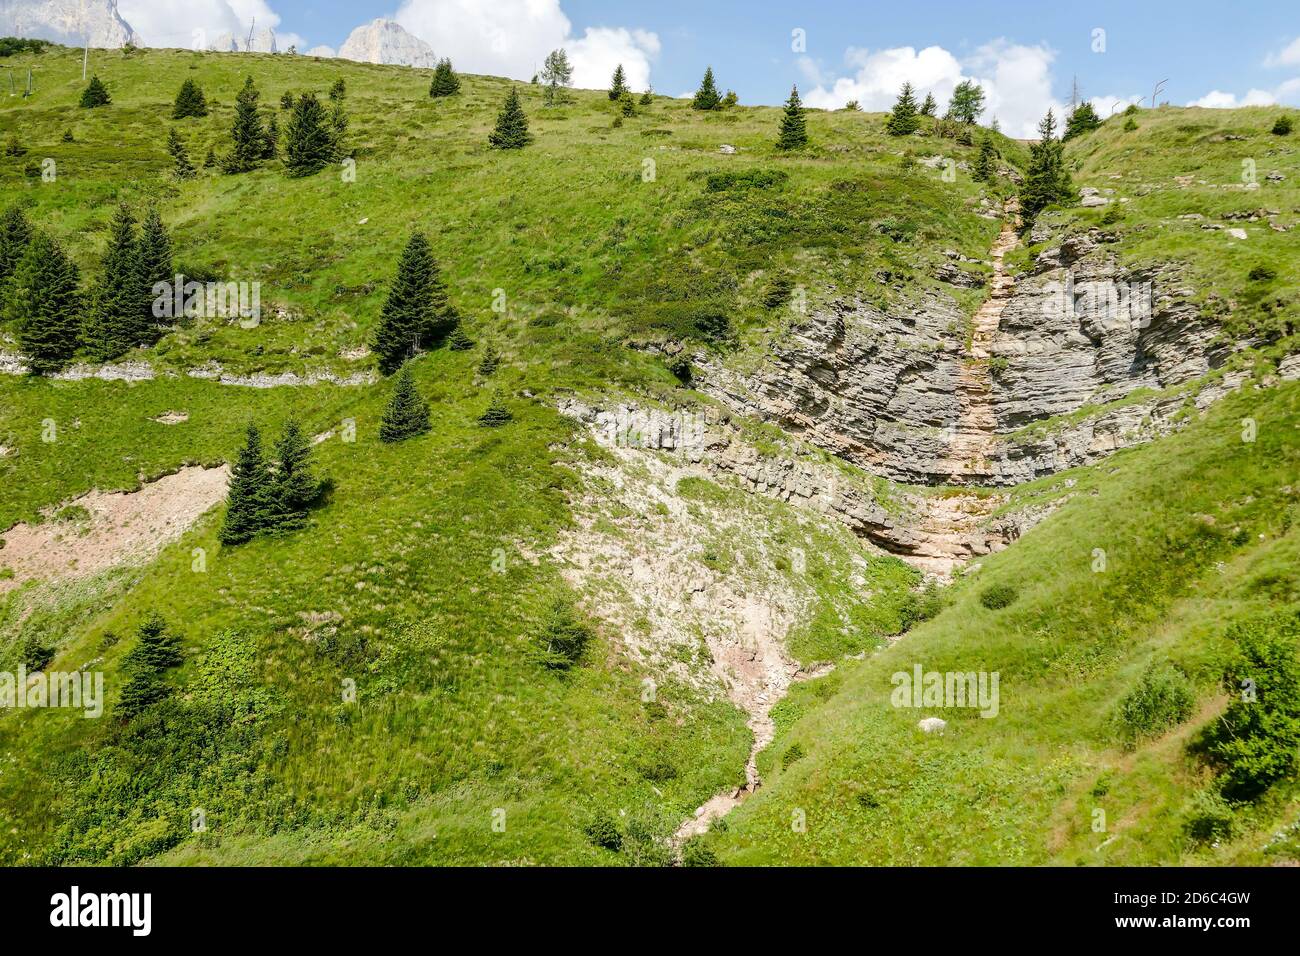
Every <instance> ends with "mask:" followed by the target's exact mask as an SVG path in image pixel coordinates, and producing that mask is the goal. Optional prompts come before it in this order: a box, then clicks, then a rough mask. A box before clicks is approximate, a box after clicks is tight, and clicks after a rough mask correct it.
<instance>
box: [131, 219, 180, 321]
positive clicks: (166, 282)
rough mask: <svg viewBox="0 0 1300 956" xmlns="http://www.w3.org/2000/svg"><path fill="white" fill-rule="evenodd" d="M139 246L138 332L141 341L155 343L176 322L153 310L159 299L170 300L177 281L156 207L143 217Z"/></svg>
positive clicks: (163, 313) (169, 245)
mask: <svg viewBox="0 0 1300 956" xmlns="http://www.w3.org/2000/svg"><path fill="white" fill-rule="evenodd" d="M139 246H140V252H139V260H138V262H139V268H140V286H141V290H140V311H141V328H142V329H143V332H144V337H145V338H144V340H145V341H146V342H149V343H154V342H157V341H158V339H159V337H161V335H162V332H163V329H165V328H167V327H168V326H170V325H171V324H172V322H173V321H174V320H175V319H176V318H179V317H178V316H174V315H168V314H167V313H166V312H165V311H164V310H162V309H155V308H154V303H155V302H156V301H157V300H158V298H159V297H160V296H166V297H167V299H168V300H170V299H172V297H173V288H172V287H173V284H174V283H175V281H176V277H175V276H174V275H173V270H172V240H171V236H169V235H168V234H167V227H166V226H164V225H163V221H162V216H160V215H158V208H157V207H156V206H150V207H149V211H148V212H147V213H146V214H145V217H144V222H143V223H142V224H141V226H140V244H139ZM159 312H162V314H161V315H160V314H158V313H159Z"/></svg>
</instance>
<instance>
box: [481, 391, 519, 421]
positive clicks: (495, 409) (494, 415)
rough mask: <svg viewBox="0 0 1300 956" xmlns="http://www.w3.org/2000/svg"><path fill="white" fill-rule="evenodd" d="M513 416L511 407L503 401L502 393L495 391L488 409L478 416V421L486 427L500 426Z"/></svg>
mask: <svg viewBox="0 0 1300 956" xmlns="http://www.w3.org/2000/svg"><path fill="white" fill-rule="evenodd" d="M512 418H514V416H513V415H511V414H510V409H509V407H507V406H506V403H505V402H504V401H502V399H501V393H500V392H493V393H492V398H491V400H490V401H489V402H488V407H487V409H486V410H484V412H483V414H482V415H480V416H479V417H478V423H479V424H480V425H482V426H483V427H484V428H499V427H501V426H502V425H504V424H506V423H507V422H509V421H510V420H511V419H512Z"/></svg>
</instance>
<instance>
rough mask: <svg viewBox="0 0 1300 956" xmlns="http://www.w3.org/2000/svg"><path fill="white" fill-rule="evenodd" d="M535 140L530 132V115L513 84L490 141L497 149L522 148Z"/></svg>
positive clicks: (489, 138)
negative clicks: (525, 112)
mask: <svg viewBox="0 0 1300 956" xmlns="http://www.w3.org/2000/svg"><path fill="white" fill-rule="evenodd" d="M532 141H533V137H532V135H531V134H529V132H528V117H527V116H525V115H524V108H523V106H522V105H521V104H520V102H519V92H518V91H517V90H516V89H515V88H514V87H513V86H512V87H510V92H509V93H508V94H507V95H506V101H505V105H504V106H502V108H501V112H500V113H498V114H497V125H496V129H494V130H493V131H492V134H491V135H490V136H488V142H489V143H491V144H492V146H493V147H494V148H496V149H522V148H523V147H525V146H527V145H528V144H529V143H531V142H532Z"/></svg>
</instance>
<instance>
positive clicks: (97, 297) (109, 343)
mask: <svg viewBox="0 0 1300 956" xmlns="http://www.w3.org/2000/svg"><path fill="white" fill-rule="evenodd" d="M143 296H144V289H143V280H142V277H141V274H140V247H139V240H138V239H137V237H136V228H135V216H133V215H132V214H131V210H130V209H129V208H128V207H127V206H126V204H125V203H123V204H122V205H119V206H118V209H117V214H116V215H115V216H114V217H113V224H112V226H111V227H110V232H109V239H108V249H107V250H106V251H105V253H104V259H103V265H102V268H101V271H100V275H99V281H98V283H97V284H96V285H95V288H94V291H93V292H92V293H91V303H90V316H89V319H90V321H89V326H88V328H87V329H86V346H87V348H88V350H89V352H90V354H91V355H93V356H94V357H95V358H97V359H100V360H101V361H108V360H110V359H115V358H117V357H118V356H119V355H122V354H123V353H125V352H128V351H130V350H131V349H133V348H135V347H136V346H137V345H139V344H141V342H143V341H146V340H148V338H149V335H148V330H147V329H146V328H145V321H144V316H143V315H141V309H140V301H141V299H142V298H143Z"/></svg>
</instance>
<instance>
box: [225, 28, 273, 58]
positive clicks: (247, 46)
mask: <svg viewBox="0 0 1300 956" xmlns="http://www.w3.org/2000/svg"><path fill="white" fill-rule="evenodd" d="M208 49H210V50H215V51H217V52H218V53H279V52H280V51H279V49H278V48H277V47H276V45H275V31H274V30H272V29H270V28H269V27H268V28H267V29H265V30H256V31H254V32H253V35H252V37H251V38H250V37H249V35H248V34H247V33H245V34H243V35H242V36H235V35H233V34H231V33H218V34H217V38H216V39H215V40H213V41H212V43H211V44H210V45H209V46H208Z"/></svg>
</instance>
